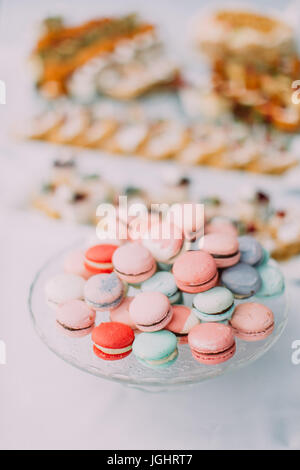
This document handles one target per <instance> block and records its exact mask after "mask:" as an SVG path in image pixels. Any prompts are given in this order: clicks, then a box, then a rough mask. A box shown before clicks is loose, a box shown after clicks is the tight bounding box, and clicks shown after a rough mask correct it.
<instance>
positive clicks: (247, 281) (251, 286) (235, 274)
mask: <svg viewBox="0 0 300 470" xmlns="http://www.w3.org/2000/svg"><path fill="white" fill-rule="evenodd" d="M221 284H222V285H223V286H225V287H227V289H229V290H231V292H232V293H233V294H234V296H235V297H236V298H241V299H243V298H247V297H251V296H252V295H254V294H256V292H258V291H259V289H260V288H261V285H262V281H261V278H260V275H259V273H258V270H257V269H256V268H254V267H253V266H250V265H249V264H246V263H238V264H236V265H235V266H231V267H230V268H227V269H224V271H223V272H222V274H221Z"/></svg>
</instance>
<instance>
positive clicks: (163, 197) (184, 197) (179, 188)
mask: <svg viewBox="0 0 300 470" xmlns="http://www.w3.org/2000/svg"><path fill="white" fill-rule="evenodd" d="M161 182H162V190H161V191H160V192H159V193H158V197H157V198H156V197H155V196H154V201H153V202H155V200H156V199H157V202H158V203H161V202H164V203H167V204H173V203H176V202H186V201H189V200H190V187H191V181H190V179H189V177H188V176H187V175H186V174H185V173H183V172H182V170H181V169H179V168H178V167H177V166H176V167H175V166H174V167H173V166H172V167H170V168H169V167H168V168H166V170H165V171H163V173H162V179H161ZM152 199H153V197H152Z"/></svg>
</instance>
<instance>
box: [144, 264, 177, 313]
mask: <svg viewBox="0 0 300 470" xmlns="http://www.w3.org/2000/svg"><path fill="white" fill-rule="evenodd" d="M141 290H142V291H143V292H161V293H162V294H165V295H166V296H167V297H168V299H169V301H170V304H171V305H173V304H176V303H179V302H180V300H181V297H182V296H181V292H180V291H179V290H178V287H177V285H176V282H175V278H174V276H173V274H172V273H169V272H163V271H160V272H158V273H155V274H154V275H153V276H152V277H150V279H147V280H146V281H145V282H143V283H142V285H141Z"/></svg>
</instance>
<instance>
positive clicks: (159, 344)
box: [132, 330, 178, 369]
mask: <svg viewBox="0 0 300 470" xmlns="http://www.w3.org/2000/svg"><path fill="white" fill-rule="evenodd" d="M132 350H133V353H134V355H135V356H136V358H137V359H138V361H139V362H141V363H142V364H143V365H144V366H146V367H151V368H152V369H156V368H160V369H161V368H165V367H169V366H170V365H172V364H173V363H174V362H175V361H176V359H177V357H178V349H177V338H176V335H174V333H172V332H171V331H167V330H160V331H155V332H153V333H140V334H139V335H138V336H136V338H135V340H134V343H133V346H132Z"/></svg>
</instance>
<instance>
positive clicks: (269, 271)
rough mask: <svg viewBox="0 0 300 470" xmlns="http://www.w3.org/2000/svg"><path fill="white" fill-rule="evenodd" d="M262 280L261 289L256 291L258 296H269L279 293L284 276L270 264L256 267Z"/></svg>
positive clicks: (282, 288)
mask: <svg viewBox="0 0 300 470" xmlns="http://www.w3.org/2000/svg"><path fill="white" fill-rule="evenodd" d="M258 272H259V275H260V277H261V280H262V286H261V289H260V290H259V291H258V292H257V294H256V295H257V296H258V297H269V296H272V295H278V294H281V293H282V292H283V291H284V277H283V275H282V273H281V271H280V270H279V269H278V268H277V267H276V266H272V265H270V264H265V265H262V266H259V267H258Z"/></svg>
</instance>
